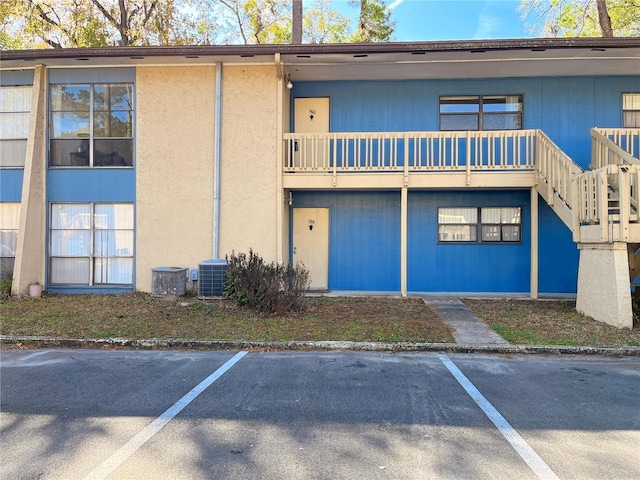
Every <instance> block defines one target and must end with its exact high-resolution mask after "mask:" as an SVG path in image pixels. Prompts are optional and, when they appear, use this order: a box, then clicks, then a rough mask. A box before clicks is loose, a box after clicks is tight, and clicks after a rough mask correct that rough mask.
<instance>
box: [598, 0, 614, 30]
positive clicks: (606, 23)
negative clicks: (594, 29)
mask: <svg viewBox="0 0 640 480" xmlns="http://www.w3.org/2000/svg"><path fill="white" fill-rule="evenodd" d="M596 6H597V7H598V21H599V22H600V30H602V36H603V37H613V29H612V28H611V17H610V16H609V11H608V10H607V2H606V1H605V0H596Z"/></svg>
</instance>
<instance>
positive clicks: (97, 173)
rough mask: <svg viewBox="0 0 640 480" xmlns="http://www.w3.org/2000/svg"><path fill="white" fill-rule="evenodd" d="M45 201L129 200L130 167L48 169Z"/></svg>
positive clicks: (132, 176)
mask: <svg viewBox="0 0 640 480" xmlns="http://www.w3.org/2000/svg"><path fill="white" fill-rule="evenodd" d="M47 200H48V201H50V202H133V201H134V200H135V172H134V170H133V169H130V168H129V169H108V168H84V169H61V168H60V169H49V170H48V172H47Z"/></svg>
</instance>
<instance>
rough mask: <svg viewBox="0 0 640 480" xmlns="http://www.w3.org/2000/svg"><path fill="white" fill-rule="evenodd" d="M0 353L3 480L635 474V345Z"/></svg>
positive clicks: (639, 418)
mask: <svg viewBox="0 0 640 480" xmlns="http://www.w3.org/2000/svg"><path fill="white" fill-rule="evenodd" d="M0 354H1V356H0V374H1V377H0V379H1V380H0V381H1V391H0V401H1V403H0V410H1V416H0V436H1V437H0V438H1V441H2V448H1V450H0V452H1V453H0V469H1V470H0V474H1V475H0V477H1V478H7V479H35V478H38V479H48V478H56V479H76V478H77V479H97V478H112V479H120V478H144V479H147V478H153V479H199V478H206V479H209V478H210V479H214V478H215V479H377V478H384V479H386V478H392V479H414V478H415V479H418V478H419V479H424V478H435V479H440V478H456V479H457V478H473V479H485V478H487V479H488V478H518V479H527V478H531V479H535V478H562V479H591V478H593V479H604V478H607V479H632V478H640V457H639V455H640V454H639V453H638V452H639V449H638V446H639V445H640V358H638V357H623V358H617V357H598V356H559V355H533V356H532V355H488V354H442V353H403V354H394V353H386V352H347V351H343V352H249V353H247V352H185V351H131V350H108V351H103V350H80V349H42V350H18V349H14V350H2V351H1V352H0Z"/></svg>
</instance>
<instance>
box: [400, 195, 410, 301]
mask: <svg viewBox="0 0 640 480" xmlns="http://www.w3.org/2000/svg"><path fill="white" fill-rule="evenodd" d="M408 190H409V189H408V188H407V186H406V185H405V186H403V187H402V189H401V190H400V294H401V295H402V296H403V297H406V296H407V219H408V203H409V202H408V197H409V192H408Z"/></svg>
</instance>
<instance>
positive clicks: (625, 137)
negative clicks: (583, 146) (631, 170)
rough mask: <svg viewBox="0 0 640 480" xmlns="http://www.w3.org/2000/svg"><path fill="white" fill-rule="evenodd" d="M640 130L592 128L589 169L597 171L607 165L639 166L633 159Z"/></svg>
mask: <svg viewBox="0 0 640 480" xmlns="http://www.w3.org/2000/svg"><path fill="white" fill-rule="evenodd" d="M639 136H640V129H637V128H635V129H633V128H608V129H606V128H592V129H591V168H592V169H593V170H597V169H599V168H602V167H605V166H607V165H624V164H631V165H640V160H638V159H637V158H635V157H634V153H635V152H637V149H638V148H639V147H638V141H639V140H638V137H639Z"/></svg>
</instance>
